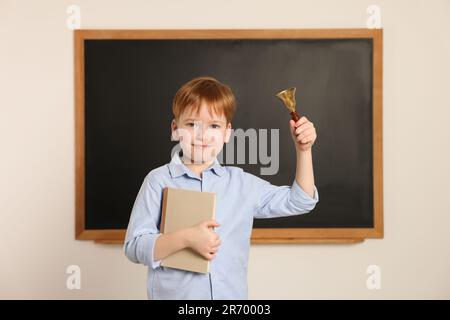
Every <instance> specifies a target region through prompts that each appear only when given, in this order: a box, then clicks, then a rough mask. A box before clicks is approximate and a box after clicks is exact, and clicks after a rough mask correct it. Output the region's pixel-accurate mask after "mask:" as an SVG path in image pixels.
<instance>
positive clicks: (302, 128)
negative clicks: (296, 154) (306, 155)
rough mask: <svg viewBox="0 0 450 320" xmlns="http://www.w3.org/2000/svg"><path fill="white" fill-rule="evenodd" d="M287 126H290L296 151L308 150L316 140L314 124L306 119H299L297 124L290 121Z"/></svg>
mask: <svg viewBox="0 0 450 320" xmlns="http://www.w3.org/2000/svg"><path fill="white" fill-rule="evenodd" d="M289 124H290V126H291V135H292V139H293V140H294V143H295V147H296V148H297V151H308V150H310V149H311V147H312V145H313V144H314V141H316V138H317V134H316V128H314V124H313V123H312V122H311V121H309V120H308V119H306V117H301V118H300V120H298V121H297V122H294V120H291V121H290V122H289Z"/></svg>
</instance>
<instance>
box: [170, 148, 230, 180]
mask: <svg viewBox="0 0 450 320" xmlns="http://www.w3.org/2000/svg"><path fill="white" fill-rule="evenodd" d="M208 170H212V171H213V172H214V173H215V174H216V175H218V176H219V177H220V176H222V174H223V171H224V168H223V167H222V165H221V164H220V162H219V161H218V160H217V157H216V158H214V163H213V164H212V165H210V166H209V167H208V168H206V169H205V170H204V171H203V172H205V171H208ZM169 171H170V175H171V176H172V178H176V177H179V176H182V175H184V174H187V175H188V176H190V177H191V178H198V177H197V176H196V175H195V174H194V173H193V172H192V171H191V170H189V168H188V167H187V166H186V165H185V164H184V163H183V161H181V158H180V155H179V153H178V152H175V154H174V155H173V157H172V160H171V161H170V163H169Z"/></svg>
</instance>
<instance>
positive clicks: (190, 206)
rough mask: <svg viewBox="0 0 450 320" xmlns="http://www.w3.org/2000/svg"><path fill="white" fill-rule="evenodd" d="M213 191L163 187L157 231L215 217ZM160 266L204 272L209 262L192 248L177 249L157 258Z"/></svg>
mask: <svg viewBox="0 0 450 320" xmlns="http://www.w3.org/2000/svg"><path fill="white" fill-rule="evenodd" d="M215 211H216V194H215V193H212V192H199V191H193V190H185V189H177V188H164V191H163V203H162V215H161V228H160V231H161V233H169V232H173V231H177V230H180V229H184V228H188V227H192V226H194V225H196V224H198V223H200V222H202V221H205V220H210V219H214V218H215ZM161 265H162V266H163V267H170V268H175V269H181V270H187V271H193V272H200V273H208V272H209V261H208V260H207V259H206V258H204V257H202V256H201V255H200V254H198V253H196V252H194V251H193V250H191V249H189V248H186V249H183V250H180V251H177V252H175V253H173V254H171V255H170V256H168V257H166V258H164V259H163V260H162V261H161Z"/></svg>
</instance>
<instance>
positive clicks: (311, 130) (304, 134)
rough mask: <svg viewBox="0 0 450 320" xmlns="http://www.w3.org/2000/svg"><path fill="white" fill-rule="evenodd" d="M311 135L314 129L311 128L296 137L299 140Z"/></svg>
mask: <svg viewBox="0 0 450 320" xmlns="http://www.w3.org/2000/svg"><path fill="white" fill-rule="evenodd" d="M313 133H314V129H313V128H308V129H306V130H304V131H302V132H301V133H299V134H297V137H300V138H301V137H306V136H308V135H310V134H313Z"/></svg>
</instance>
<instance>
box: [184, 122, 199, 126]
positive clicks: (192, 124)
mask: <svg viewBox="0 0 450 320" xmlns="http://www.w3.org/2000/svg"><path fill="white" fill-rule="evenodd" d="M186 125H187V126H188V127H194V126H198V124H197V123H193V122H188V123H186Z"/></svg>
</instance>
